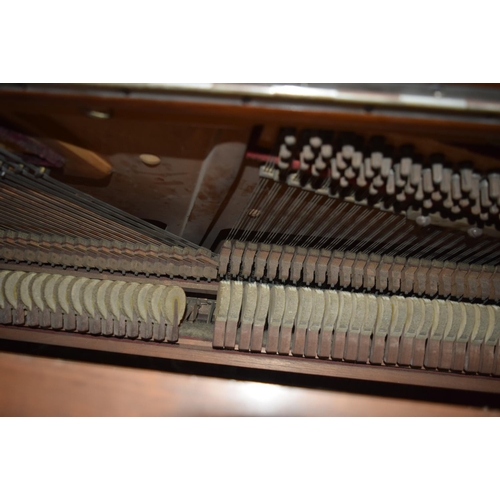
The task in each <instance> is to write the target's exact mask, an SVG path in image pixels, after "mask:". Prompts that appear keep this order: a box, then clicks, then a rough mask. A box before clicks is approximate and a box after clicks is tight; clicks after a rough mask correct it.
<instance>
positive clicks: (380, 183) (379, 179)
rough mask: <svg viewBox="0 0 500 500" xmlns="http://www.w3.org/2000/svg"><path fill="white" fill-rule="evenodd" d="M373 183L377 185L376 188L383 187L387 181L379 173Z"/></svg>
mask: <svg viewBox="0 0 500 500" xmlns="http://www.w3.org/2000/svg"><path fill="white" fill-rule="evenodd" d="M372 184H373V185H374V186H375V187H376V188H380V187H382V186H383V185H384V184H385V182H384V179H382V176H381V175H377V176H375V177H374V178H373V181H372Z"/></svg>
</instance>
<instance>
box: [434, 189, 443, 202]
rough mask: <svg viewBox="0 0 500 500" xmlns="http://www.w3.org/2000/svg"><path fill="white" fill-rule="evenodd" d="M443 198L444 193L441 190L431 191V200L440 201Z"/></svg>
mask: <svg viewBox="0 0 500 500" xmlns="http://www.w3.org/2000/svg"><path fill="white" fill-rule="evenodd" d="M442 199H443V195H442V194H441V192H440V191H438V190H435V191H433V192H432V193H431V200H432V201H436V202H439V201H441V200H442Z"/></svg>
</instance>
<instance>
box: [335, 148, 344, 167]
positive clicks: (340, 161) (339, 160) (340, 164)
mask: <svg viewBox="0 0 500 500" xmlns="http://www.w3.org/2000/svg"><path fill="white" fill-rule="evenodd" d="M335 159H336V161H337V168H338V169H339V171H342V170H345V169H346V168H347V163H346V162H345V161H344V158H343V157H342V153H341V152H340V151H339V152H337V154H336V156H335Z"/></svg>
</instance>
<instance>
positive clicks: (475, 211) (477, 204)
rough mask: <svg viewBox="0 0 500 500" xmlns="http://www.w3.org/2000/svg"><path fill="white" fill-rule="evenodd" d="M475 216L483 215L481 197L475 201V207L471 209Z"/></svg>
mask: <svg viewBox="0 0 500 500" xmlns="http://www.w3.org/2000/svg"><path fill="white" fill-rule="evenodd" d="M470 211H471V213H472V214H473V215H479V214H480V213H481V205H480V204H479V197H477V198H476V199H475V200H474V205H472V207H471V209H470Z"/></svg>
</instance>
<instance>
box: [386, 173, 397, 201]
mask: <svg viewBox="0 0 500 500" xmlns="http://www.w3.org/2000/svg"><path fill="white" fill-rule="evenodd" d="M386 191H387V194H388V195H389V196H393V195H394V194H395V192H396V182H395V179H394V170H392V168H391V169H390V170H389V175H388V176H387V184H386Z"/></svg>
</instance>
